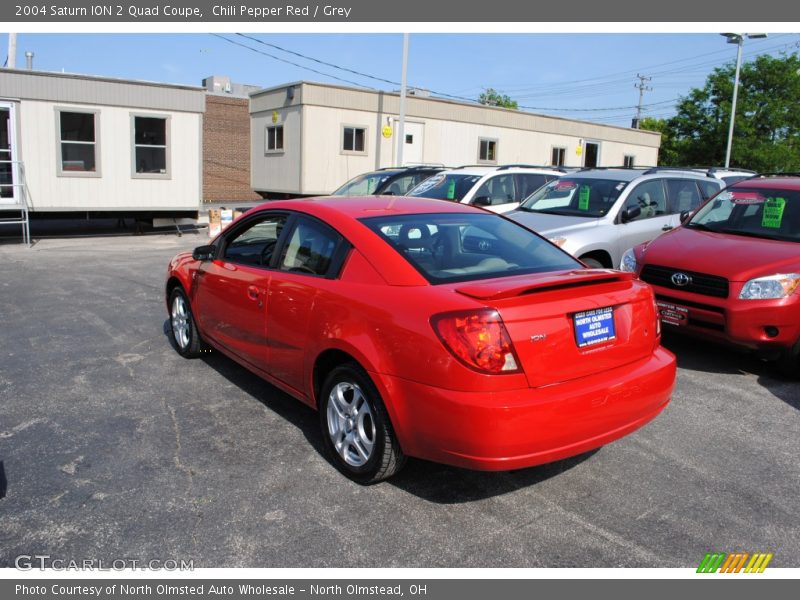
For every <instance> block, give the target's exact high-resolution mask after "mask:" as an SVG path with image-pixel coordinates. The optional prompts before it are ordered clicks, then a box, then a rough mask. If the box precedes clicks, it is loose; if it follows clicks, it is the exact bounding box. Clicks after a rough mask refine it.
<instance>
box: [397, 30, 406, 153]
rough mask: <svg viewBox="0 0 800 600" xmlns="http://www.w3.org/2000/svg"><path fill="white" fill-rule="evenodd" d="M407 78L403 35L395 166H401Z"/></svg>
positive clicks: (404, 136) (404, 131)
mask: <svg viewBox="0 0 800 600" xmlns="http://www.w3.org/2000/svg"><path fill="white" fill-rule="evenodd" d="M407 77H408V34H407V33H404V34H403V73H402V76H401V78H400V81H401V83H400V123H399V126H398V128H397V166H398V167H402V166H403V148H404V146H405V142H406V80H407Z"/></svg>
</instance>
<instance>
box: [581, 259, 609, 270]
mask: <svg viewBox="0 0 800 600" xmlns="http://www.w3.org/2000/svg"><path fill="white" fill-rule="evenodd" d="M580 260H581V262H582V263H583V264H585V265H586V266H587V267H589V268H590V269H605V267H604V266H603V263H601V262H600V261H599V260H597V259H596V258H591V257H586V258H581V259H580Z"/></svg>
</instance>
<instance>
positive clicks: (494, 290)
mask: <svg viewBox="0 0 800 600" xmlns="http://www.w3.org/2000/svg"><path fill="white" fill-rule="evenodd" d="M632 279H633V273H627V272H622V271H613V270H611V269H579V270H574V271H555V272H553V273H547V274H532V275H520V276H517V277H507V278H504V279H493V280H487V281H482V282H471V283H468V284H466V285H460V286H458V287H456V290H455V291H456V292H458V293H459V294H462V295H464V296H469V297H470V298H476V299H478V300H500V299H502V298H513V297H515V296H524V295H525V294H535V293H541V292H550V291H554V290H563V289H568V288H573V287H582V286H586V285H598V284H602V283H621V282H626V281H631V280H632Z"/></svg>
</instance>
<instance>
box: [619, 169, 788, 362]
mask: <svg viewBox="0 0 800 600" xmlns="http://www.w3.org/2000/svg"><path fill="white" fill-rule="evenodd" d="M620 267H621V268H622V269H623V270H626V271H634V272H635V273H637V274H638V275H639V278H640V279H642V280H643V281H646V282H647V283H649V284H651V285H652V286H653V288H654V289H655V293H656V300H657V303H658V305H659V311H660V313H661V321H662V322H663V323H664V324H665V325H667V326H670V329H671V330H674V331H678V332H681V333H687V334H694V335H697V336H700V337H703V338H708V339H713V340H718V341H723V342H726V343H729V344H732V345H735V346H739V347H744V348H748V349H751V350H755V351H757V352H758V353H759V354H760V355H761V356H762V358H767V359H773V360H777V361H778V364H779V366H780V368H781V370H782V371H783V372H784V373H786V374H788V375H795V376H796V375H798V374H800V369H798V353H799V352H800V292H798V291H796V290H797V287H798V283H800V174H791V175H788V174H781V175H759V176H756V177H753V178H749V179H745V180H743V181H741V182H738V183H735V184H734V185H732V186H731V187H728V188H726V189H724V190H723V191H721V192H720V193H719V194H717V195H716V196H714V197H713V198H711V199H710V200H708V201H707V202H706V203H705V204H703V205H702V206H701V207H700V208H699V209H698V210H697V212H696V213H695V214H694V216H692V217H691V219H689V220H688V221H686V222H684V224H683V225H682V226H681V227H678V228H676V229H674V230H672V231H670V232H668V233H665V234H664V235H661V236H659V237H658V238H656V239H655V240H653V241H652V242H650V243H649V244H641V245H639V246H636V247H635V248H632V249H630V250H628V251H627V252H626V253H625V255H624V256H623V258H622V263H621V265H620Z"/></svg>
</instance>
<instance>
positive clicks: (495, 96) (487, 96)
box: [478, 88, 519, 110]
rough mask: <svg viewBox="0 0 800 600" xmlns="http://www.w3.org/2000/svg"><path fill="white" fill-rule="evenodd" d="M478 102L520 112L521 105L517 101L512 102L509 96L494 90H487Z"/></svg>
mask: <svg viewBox="0 0 800 600" xmlns="http://www.w3.org/2000/svg"><path fill="white" fill-rule="evenodd" d="M478 102H480V103H481V104H486V105H487V106H500V107H501V108H513V109H514V110H519V105H518V104H517V101H516V100H512V99H511V98H510V97H509V96H506V95H505V94H501V93H500V92H498V91H497V90H495V89H494V88H486V90H485V91H483V92H482V93H481V95H480V96H479V97H478Z"/></svg>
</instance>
